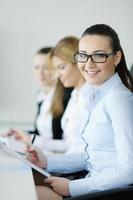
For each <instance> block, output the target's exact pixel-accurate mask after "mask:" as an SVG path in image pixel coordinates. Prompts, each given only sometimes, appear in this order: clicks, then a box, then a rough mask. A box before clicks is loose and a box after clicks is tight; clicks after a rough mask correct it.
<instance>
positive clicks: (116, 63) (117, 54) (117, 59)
mask: <svg viewBox="0 0 133 200" xmlns="http://www.w3.org/2000/svg"><path fill="white" fill-rule="evenodd" d="M121 57H122V52H121V51H117V52H116V54H115V57H114V58H115V66H117V65H118V64H119V63H120V61H121Z"/></svg>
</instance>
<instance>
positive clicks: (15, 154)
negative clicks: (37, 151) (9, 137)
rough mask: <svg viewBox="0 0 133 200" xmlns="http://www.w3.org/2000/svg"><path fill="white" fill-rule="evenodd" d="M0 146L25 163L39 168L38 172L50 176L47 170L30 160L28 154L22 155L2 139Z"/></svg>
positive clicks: (36, 168)
mask: <svg viewBox="0 0 133 200" xmlns="http://www.w3.org/2000/svg"><path fill="white" fill-rule="evenodd" d="M0 148H1V149H2V150H3V151H5V152H7V153H8V154H10V155H12V156H14V157H15V158H17V159H19V160H21V161H22V162H23V163H24V164H26V165H28V166H30V167H32V168H33V169H35V170H37V171H38V172H40V173H41V174H43V175H44V176H45V177H49V176H50V174H49V173H48V172H47V171H46V170H44V169H42V168H40V167H38V166H37V165H35V164H33V163H32V162H30V161H29V160H27V158H26V155H21V154H20V153H18V152H15V151H14V150H12V149H11V148H9V147H7V146H6V145H5V144H4V143H3V142H2V141H0Z"/></svg>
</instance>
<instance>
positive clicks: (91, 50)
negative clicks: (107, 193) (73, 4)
mask: <svg viewBox="0 0 133 200" xmlns="http://www.w3.org/2000/svg"><path fill="white" fill-rule="evenodd" d="M75 60H76V62H77V63H78V68H79V69H80V71H81V73H82V74H83V76H84V78H85V79H86V80H87V82H88V83H89V84H91V85H92V86H93V87H94V89H95V95H94V98H93V101H92V104H91V114H90V117H89V121H88V124H87V126H86V129H85V131H84V133H83V134H82V138H83V141H84V142H85V149H84V151H83V153H77V154H70V155H62V156H51V157H50V156H45V155H44V154H43V153H42V152H41V150H38V149H32V148H29V149H28V152H29V154H28V155H29V156H28V159H29V160H30V161H32V162H33V163H35V164H36V165H38V166H40V167H42V168H45V169H47V170H48V171H49V172H53V171H56V172H66V173H68V172H74V171H75V172H76V171H78V170H79V169H80V170H83V169H86V170H87V171H88V174H87V175H86V177H85V178H82V179H77V180H72V181H70V180H68V179H65V178H60V177H53V176H51V177H49V178H47V179H45V182H46V183H49V185H50V187H49V188H48V187H46V186H42V187H41V186H40V187H37V192H38V197H39V200H42V199H43V200H48V199H50V200H61V199H63V197H67V196H72V197H74V196H78V195H82V194H90V193H92V192H94V191H101V190H106V189H111V188H117V187H122V186H125V185H128V184H131V183H133V150H132V149H133V79H132V76H131V74H130V72H129V70H128V68H127V66H126V61H125V57H124V53H123V50H122V47H121V45H120V41H119V38H118V35H117V33H116V32H115V31H114V30H113V29H112V28H111V27H110V26H108V25H106V24H96V25H93V26H91V27H89V28H87V29H86V30H85V32H84V33H83V35H82V36H81V39H80V42H79V51H78V52H77V53H76V54H75Z"/></svg>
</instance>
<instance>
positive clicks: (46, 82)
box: [34, 54, 57, 86]
mask: <svg viewBox="0 0 133 200" xmlns="http://www.w3.org/2000/svg"><path fill="white" fill-rule="evenodd" d="M34 66H35V75H36V78H37V81H38V83H39V85H40V86H51V85H53V83H54V82H55V81H56V79H57V78H56V73H55V70H54V69H50V67H49V66H48V54H46V55H45V54H36V55H35V58H34Z"/></svg>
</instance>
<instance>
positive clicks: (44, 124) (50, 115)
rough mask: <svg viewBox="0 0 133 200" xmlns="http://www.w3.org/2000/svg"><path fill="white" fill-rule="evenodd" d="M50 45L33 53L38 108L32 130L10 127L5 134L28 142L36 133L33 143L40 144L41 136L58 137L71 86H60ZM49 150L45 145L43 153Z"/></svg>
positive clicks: (60, 134) (59, 137)
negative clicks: (51, 57)
mask: <svg viewBox="0 0 133 200" xmlns="http://www.w3.org/2000/svg"><path fill="white" fill-rule="evenodd" d="M51 49H52V48H51V47H45V48H42V49H40V50H39V51H38V52H37V53H36V54H35V57H34V71H35V76H36V78H37V82H38V84H39V87H40V89H39V91H38V92H37V105H38V111H37V116H36V119H35V128H34V130H33V131H23V130H19V129H10V130H9V131H8V132H7V134H8V135H9V136H13V135H14V136H15V138H16V139H17V140H20V141H22V142H30V141H31V139H32V135H33V134H36V135H37V137H36V139H35V145H36V146H39V147H41V145H42V137H43V138H45V140H49V139H52V140H55V139H59V140H60V139H62V128H61V118H62V115H63V112H64V110H65V108H66V106H67V103H68V100H69V98H70V94H71V91H72V88H68V89H66V88H64V86H63V84H62V83H61V81H60V80H59V79H58V76H57V73H56V69H55V68H53V67H52V65H51V60H50V52H51ZM46 152H47V153H50V152H51V151H47V149H45V153H46Z"/></svg>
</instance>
